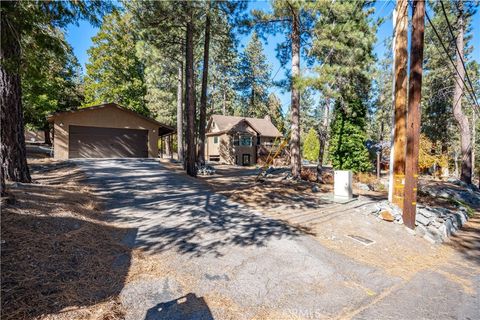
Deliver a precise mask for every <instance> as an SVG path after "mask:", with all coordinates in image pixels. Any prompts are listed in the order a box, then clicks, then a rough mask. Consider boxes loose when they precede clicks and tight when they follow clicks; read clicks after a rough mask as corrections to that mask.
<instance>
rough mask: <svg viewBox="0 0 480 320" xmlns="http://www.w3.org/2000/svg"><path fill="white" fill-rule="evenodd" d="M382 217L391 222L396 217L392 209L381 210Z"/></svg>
mask: <svg viewBox="0 0 480 320" xmlns="http://www.w3.org/2000/svg"><path fill="white" fill-rule="evenodd" d="M380 217H381V218H382V219H383V220H385V221H389V222H393V221H394V220H395V218H394V217H393V215H392V214H391V213H390V211H387V210H383V211H381V212H380Z"/></svg>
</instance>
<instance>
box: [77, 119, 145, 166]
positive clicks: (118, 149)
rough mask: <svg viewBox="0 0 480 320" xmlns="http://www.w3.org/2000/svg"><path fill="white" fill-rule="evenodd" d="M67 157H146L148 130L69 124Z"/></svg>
mask: <svg viewBox="0 0 480 320" xmlns="http://www.w3.org/2000/svg"><path fill="white" fill-rule="evenodd" d="M68 141H69V151H68V157H69V158H147V157H148V146H147V141H148V130H138V129H117V128H99V127H84V126H69V139H68Z"/></svg>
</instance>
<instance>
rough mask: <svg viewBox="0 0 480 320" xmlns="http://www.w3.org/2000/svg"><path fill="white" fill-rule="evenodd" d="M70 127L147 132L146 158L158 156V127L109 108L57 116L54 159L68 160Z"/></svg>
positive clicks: (125, 112)
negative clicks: (141, 130) (140, 130)
mask: <svg viewBox="0 0 480 320" xmlns="http://www.w3.org/2000/svg"><path fill="white" fill-rule="evenodd" d="M70 125H76V126H87V127H103V128H121V129H143V130H148V142H147V145H148V157H149V158H155V157H157V156H158V126H157V125H155V124H154V123H151V122H150V121H148V120H145V119H142V118H141V117H137V116H135V115H134V114H132V113H130V112H127V111H124V110H121V109H119V108H116V107H114V106H111V107H110V106H109V107H104V108H99V109H91V110H88V109H86V110H84V111H79V112H73V113H63V114H59V115H57V116H56V117H55V122H54V143H53V145H54V158H55V159H58V160H66V159H68V150H69V146H68V140H69V127H70Z"/></svg>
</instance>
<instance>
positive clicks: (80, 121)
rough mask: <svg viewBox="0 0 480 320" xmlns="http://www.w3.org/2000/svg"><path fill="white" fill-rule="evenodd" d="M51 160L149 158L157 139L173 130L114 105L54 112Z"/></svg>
mask: <svg viewBox="0 0 480 320" xmlns="http://www.w3.org/2000/svg"><path fill="white" fill-rule="evenodd" d="M49 121H50V122H52V123H53V124H54V140H53V146H54V157H55V159H74V158H153V157H157V156H158V139H159V138H160V137H162V136H165V135H170V134H172V133H173V132H174V129H173V128H171V127H169V126H167V125H164V124H161V123H159V122H158V121H156V120H153V119H151V118H147V117H144V116H142V115H140V114H138V113H136V112H133V111H131V110H128V109H126V108H124V107H122V106H119V105H117V104H115V103H109V104H103V105H99V106H93V107H89V108H83V109H78V110H72V111H66V112H60V113H56V114H54V115H52V116H50V117H49Z"/></svg>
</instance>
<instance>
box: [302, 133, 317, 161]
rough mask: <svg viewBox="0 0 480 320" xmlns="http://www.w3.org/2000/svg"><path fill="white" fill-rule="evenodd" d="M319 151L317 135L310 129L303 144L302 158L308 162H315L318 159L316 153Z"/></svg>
mask: <svg viewBox="0 0 480 320" xmlns="http://www.w3.org/2000/svg"><path fill="white" fill-rule="evenodd" d="M319 151H320V141H318V135H317V133H316V132H315V130H314V129H313V128H311V129H310V130H309V131H308V133H307V136H306V137H305V142H304V143H303V157H304V158H305V159H307V160H309V161H316V160H317V159H318V152H319Z"/></svg>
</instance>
